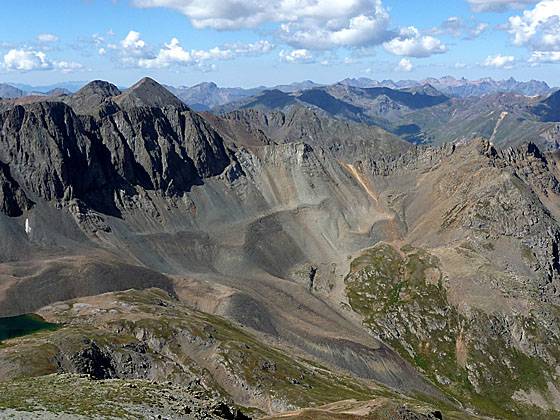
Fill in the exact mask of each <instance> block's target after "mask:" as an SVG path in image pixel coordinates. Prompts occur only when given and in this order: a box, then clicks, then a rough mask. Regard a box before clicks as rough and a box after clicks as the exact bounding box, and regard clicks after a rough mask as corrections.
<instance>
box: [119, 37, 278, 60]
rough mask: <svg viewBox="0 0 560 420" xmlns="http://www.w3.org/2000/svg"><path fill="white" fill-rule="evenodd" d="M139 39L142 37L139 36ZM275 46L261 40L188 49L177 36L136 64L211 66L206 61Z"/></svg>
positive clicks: (251, 52)
mask: <svg viewBox="0 0 560 420" xmlns="http://www.w3.org/2000/svg"><path fill="white" fill-rule="evenodd" d="M138 39H140V38H139V36H138ZM145 47H146V45H145V43H144V44H143V45H142V50H143V51H144V49H145ZM273 47H274V46H273V45H272V43H270V42H269V41H264V40H261V41H257V42H254V43H248V44H230V45H225V46H222V47H214V48H210V49H208V50H197V49H191V50H187V49H185V48H184V47H183V46H182V45H181V43H180V41H179V40H178V39H177V38H172V39H171V41H169V42H168V43H166V44H165V45H164V46H163V48H161V49H160V50H159V51H158V52H157V54H154V55H146V56H143V57H139V58H138V60H137V61H135V64H136V65H138V66H139V67H143V68H166V67H170V66H185V65H198V66H200V67H202V66H204V67H205V68H209V67H208V66H206V64H205V63H206V62H208V61H211V60H230V59H233V58H236V57H239V56H250V55H258V54H265V53H268V52H269V51H270V50H272V48H273ZM125 50H126V49H125ZM210 67H211V66H210Z"/></svg>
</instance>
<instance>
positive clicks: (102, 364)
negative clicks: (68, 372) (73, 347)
mask: <svg viewBox="0 0 560 420" xmlns="http://www.w3.org/2000/svg"><path fill="white" fill-rule="evenodd" d="M86 344H87V347H85V348H83V349H82V350H80V351H79V352H78V353H76V354H74V355H72V356H71V357H70V362H71V364H72V365H73V366H72V367H73V369H72V370H73V371H74V372H75V373H80V374H83V375H89V376H91V377H92V378H93V379H111V378H114V377H115V368H114V366H113V364H112V360H111V357H110V355H108V354H106V353H105V352H104V351H103V350H101V348H100V347H99V346H98V345H97V343H96V342H95V341H91V342H90V341H89V340H88V342H87V343H86Z"/></svg>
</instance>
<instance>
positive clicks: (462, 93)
mask: <svg viewBox="0 0 560 420" xmlns="http://www.w3.org/2000/svg"><path fill="white" fill-rule="evenodd" d="M85 84H86V82H84V81H71V82H63V83H56V84H51V85H46V86H32V85H27V84H19V83H8V84H6V83H0V98H18V97H21V96H28V95H50V94H53V92H54V93H55V94H62V93H65V94H70V93H74V92H76V91H78V90H79V89H80V88H82V87H83V86H84V85H85ZM339 84H342V85H346V86H351V87H358V88H380V87H386V88H390V89H411V88H419V87H423V86H426V85H429V86H431V87H433V88H435V89H437V90H438V91H439V92H441V93H443V94H444V95H447V96H449V97H458V98H468V97H473V96H474V97H477V96H483V95H488V94H493V93H516V94H520V95H525V96H539V95H547V94H550V93H552V92H553V91H555V90H556V89H555V88H551V87H550V86H549V85H548V84H547V83H546V82H543V81H538V80H530V81H527V82H522V81H517V80H515V79H513V78H510V79H507V80H494V79H491V78H483V79H479V80H467V79H465V78H461V79H456V78H454V77H451V76H445V77H442V78H439V79H437V78H428V79H423V80H399V81H393V80H382V81H377V80H373V79H369V78H365V77H360V78H347V79H344V80H342V81H340V82H339ZM325 86H327V85H325V84H320V83H315V82H313V81H311V80H304V81H302V82H295V83H290V84H284V85H276V86H272V87H270V86H258V87H255V88H240V87H220V86H218V85H217V84H216V83H214V82H203V83H199V84H196V85H193V86H170V85H166V88H167V89H169V90H170V91H171V92H172V93H173V94H175V95H176V96H177V97H178V98H180V99H181V100H182V101H183V102H185V103H186V104H187V105H189V106H190V107H191V108H193V109H194V110H196V111H208V110H211V109H213V108H216V107H220V106H223V105H226V104H229V103H232V102H237V101H240V100H242V99H244V98H248V97H251V96H255V95H258V94H259V93H261V92H263V91H265V90H279V91H281V92H285V93H293V92H298V91H303V90H308V89H314V88H320V87H325ZM119 88H120V89H121V90H124V88H123V87H119Z"/></svg>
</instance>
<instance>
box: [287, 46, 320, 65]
mask: <svg viewBox="0 0 560 420" xmlns="http://www.w3.org/2000/svg"><path fill="white" fill-rule="evenodd" d="M279 56H280V59H281V60H282V61H284V62H286V63H309V62H311V61H312V60H313V55H312V54H311V52H310V51H309V50H306V49H304V48H300V49H297V50H292V51H289V52H288V51H284V50H282V51H280V54H279Z"/></svg>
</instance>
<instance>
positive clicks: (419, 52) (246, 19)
mask: <svg viewBox="0 0 560 420" xmlns="http://www.w3.org/2000/svg"><path fill="white" fill-rule="evenodd" d="M2 14H3V19H2V26H0V81H1V82H17V83H27V84H33V85H45V84H51V83H57V82H61V81H68V80H92V79H105V80H110V81H112V82H114V83H117V84H119V85H122V86H126V85H129V84H131V83H133V82H135V81H136V80H138V79H139V78H141V77H143V76H146V75H148V76H151V77H154V78H156V79H157V80H159V81H161V82H163V83H169V84H173V85H191V84H195V83H198V82H202V81H215V82H217V83H218V84H219V85H223V86H243V87H251V86H258V85H274V84H279V83H289V82H293V81H300V80H305V79H311V80H314V81H317V82H322V83H326V82H335V81H338V80H341V79H343V78H346V77H369V78H373V79H389V78H392V79H422V78H425V77H430V76H433V77H440V76H443V75H452V76H455V77H466V78H469V79H476V78H481V77H485V76H490V77H494V78H508V77H511V76H513V77H515V78H517V79H520V80H528V79H540V80H545V81H547V82H549V83H550V84H551V85H556V86H557V85H560V72H559V71H558V68H559V65H560V0H542V1H539V0H515V1H509V0H415V1H411V0H407V1H405V0H268V1H266V0H18V1H12V0H6V1H4V2H2Z"/></svg>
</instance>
